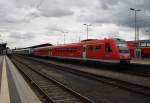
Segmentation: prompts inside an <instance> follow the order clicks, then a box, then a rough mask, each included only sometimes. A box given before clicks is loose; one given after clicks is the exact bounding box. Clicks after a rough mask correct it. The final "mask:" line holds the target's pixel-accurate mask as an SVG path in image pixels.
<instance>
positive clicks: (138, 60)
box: [131, 59, 150, 65]
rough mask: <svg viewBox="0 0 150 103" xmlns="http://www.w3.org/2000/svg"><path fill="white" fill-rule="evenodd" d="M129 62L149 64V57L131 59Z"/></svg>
mask: <svg viewBox="0 0 150 103" xmlns="http://www.w3.org/2000/svg"><path fill="white" fill-rule="evenodd" d="M131 63H133V64H145V65H150V59H133V60H131Z"/></svg>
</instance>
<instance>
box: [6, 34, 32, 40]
mask: <svg viewBox="0 0 150 103" xmlns="http://www.w3.org/2000/svg"><path fill="white" fill-rule="evenodd" d="M8 37H9V38H12V39H16V40H18V39H25V40H30V39H34V38H35V36H34V35H33V33H22V32H12V33H10V35H9V36H8Z"/></svg>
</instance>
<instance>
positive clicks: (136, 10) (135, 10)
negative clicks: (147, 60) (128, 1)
mask: <svg viewBox="0 0 150 103" xmlns="http://www.w3.org/2000/svg"><path fill="white" fill-rule="evenodd" d="M130 10H132V11H134V13H135V14H134V15H135V20H134V22H135V41H136V40H137V23H136V22H137V17H136V13H137V12H138V11H142V10H140V9H134V8H130Z"/></svg>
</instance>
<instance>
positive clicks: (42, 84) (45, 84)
mask: <svg viewBox="0 0 150 103" xmlns="http://www.w3.org/2000/svg"><path fill="white" fill-rule="evenodd" d="M12 61H13V63H14V64H15V65H16V66H17V68H18V69H19V70H20V71H21V72H22V73H23V74H24V75H25V76H26V77H27V78H28V79H30V81H31V82H32V83H34V85H36V87H37V88H38V89H39V90H40V91H41V92H42V94H43V95H44V96H45V98H46V100H47V102H48V103H94V102H93V101H91V100H89V99H88V98H86V97H84V96H82V95H80V94H79V93H77V92H75V91H73V90H72V89H70V88H68V87H66V86H64V85H63V84H61V83H60V82H58V81H56V80H55V79H53V78H50V77H49V76H47V75H45V74H43V73H42V72H40V71H38V69H37V70H36V69H35V68H32V67H30V66H28V65H27V64H25V63H23V62H22V61H19V60H17V59H13V60H12Z"/></svg>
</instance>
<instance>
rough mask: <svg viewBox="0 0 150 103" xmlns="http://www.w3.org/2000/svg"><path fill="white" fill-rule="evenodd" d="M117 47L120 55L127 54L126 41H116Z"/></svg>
mask: <svg viewBox="0 0 150 103" xmlns="http://www.w3.org/2000/svg"><path fill="white" fill-rule="evenodd" d="M117 47H118V49H119V52H120V53H129V50H128V46H127V42H126V41H124V40H117Z"/></svg>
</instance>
